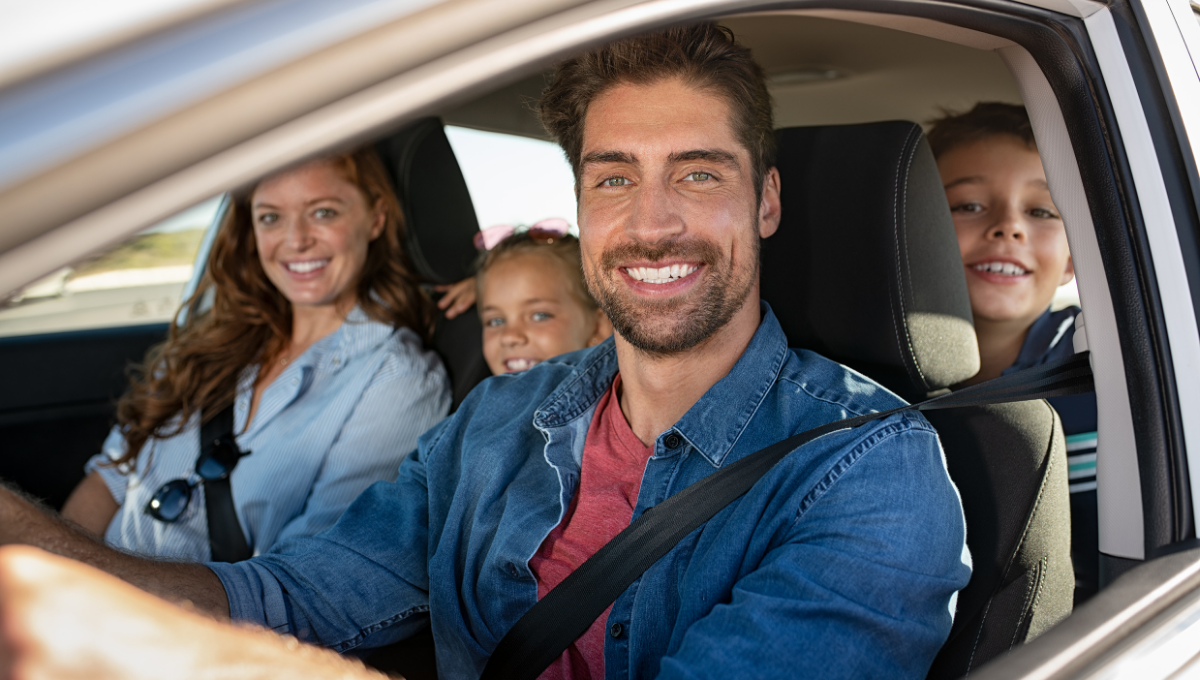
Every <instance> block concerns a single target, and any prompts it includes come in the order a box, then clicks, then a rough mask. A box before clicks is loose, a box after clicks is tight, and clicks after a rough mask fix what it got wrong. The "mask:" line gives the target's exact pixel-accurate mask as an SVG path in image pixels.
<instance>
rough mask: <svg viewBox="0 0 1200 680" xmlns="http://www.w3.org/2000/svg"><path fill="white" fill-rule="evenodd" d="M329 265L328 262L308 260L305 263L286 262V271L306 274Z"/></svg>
mask: <svg viewBox="0 0 1200 680" xmlns="http://www.w3.org/2000/svg"><path fill="white" fill-rule="evenodd" d="M327 264H329V260H308V261H305V262H288V263H287V265H286V266H287V268H288V271H291V272H296V273H297V274H307V273H308V272H311V271H316V270H318V269H320V268H321V267H324V266H325V265H327Z"/></svg>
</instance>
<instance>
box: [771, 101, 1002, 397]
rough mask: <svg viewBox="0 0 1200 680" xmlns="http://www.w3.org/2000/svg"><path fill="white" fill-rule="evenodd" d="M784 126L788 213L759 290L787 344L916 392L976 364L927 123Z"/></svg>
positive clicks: (962, 375)
mask: <svg viewBox="0 0 1200 680" xmlns="http://www.w3.org/2000/svg"><path fill="white" fill-rule="evenodd" d="M777 134H778V140H779V159H778V163H777V167H778V168H779V174H780V180H781V190H782V203H783V220H782V223H781V224H780V226H779V230H778V232H776V234H775V235H774V236H772V237H771V238H769V239H767V240H766V241H764V242H763V254H762V261H763V266H762V297H763V299H764V300H767V301H768V302H770V303H771V306H772V308H773V309H774V311H775V314H776V316H778V318H779V321H780V323H781V324H782V325H783V329H784V332H785V333H787V336H788V340H789V342H790V344H791V345H792V346H794V347H802V348H804V349H810V350H813V351H816V352H819V353H821V354H823V355H825V356H827V357H829V358H830V359H833V360H835V361H839V362H841V363H843V364H846V365H847V366H850V367H852V368H854V369H856V370H858V371H860V372H862V373H864V374H866V375H868V376H870V377H871V378H873V379H875V380H877V381H879V382H880V383H882V384H883V385H884V386H885V387H887V388H888V389H891V390H892V391H894V392H896V393H897V394H900V395H901V396H903V397H905V398H907V399H909V400H913V399H920V398H923V397H924V396H926V395H927V394H928V393H930V392H934V391H937V390H939V389H942V388H945V387H948V386H950V385H953V384H955V383H958V382H962V381H963V380H966V379H967V378H970V377H971V376H973V375H975V373H976V372H978V370H979V349H978V346H977V345H976V342H975V329H974V326H973V325H972V322H971V302H970V299H969V298H968V297H967V287H966V280H965V277H964V274H963V267H962V258H961V256H960V255H959V251H958V243H957V240H956V239H955V236H954V224H953V222H952V221H951V219H950V210H949V207H948V205H947V203H946V194H945V192H944V190H943V189H942V182H941V178H940V177H939V176H938V171H937V165H936V164H935V162H934V160H933V154H932V153H931V152H930V150H929V145H928V144H927V143H926V142H925V138H924V135H923V134H922V133H921V128H920V127H918V126H917V125H916V124H914V123H910V122H907V121H893V122H885V123H869V124H863V125H843V126H827V127H808V128H789V129H784V130H780V131H779V132H778V133H777Z"/></svg>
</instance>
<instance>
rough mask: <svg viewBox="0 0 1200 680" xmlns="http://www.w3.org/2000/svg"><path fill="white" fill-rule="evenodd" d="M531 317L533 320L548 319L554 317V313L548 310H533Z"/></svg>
mask: <svg viewBox="0 0 1200 680" xmlns="http://www.w3.org/2000/svg"><path fill="white" fill-rule="evenodd" d="M532 318H533V320H534V321H549V320H550V319H553V318H554V315H552V314H551V313H550V312H534V313H533V317H532Z"/></svg>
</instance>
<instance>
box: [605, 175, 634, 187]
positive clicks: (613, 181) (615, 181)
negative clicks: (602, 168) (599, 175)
mask: <svg viewBox="0 0 1200 680" xmlns="http://www.w3.org/2000/svg"><path fill="white" fill-rule="evenodd" d="M600 184H601V185H603V186H606V187H623V186H626V185H627V184H629V180H628V179H626V178H624V177H609V178H608V179H606V180H604V181H603V182H601V183H600Z"/></svg>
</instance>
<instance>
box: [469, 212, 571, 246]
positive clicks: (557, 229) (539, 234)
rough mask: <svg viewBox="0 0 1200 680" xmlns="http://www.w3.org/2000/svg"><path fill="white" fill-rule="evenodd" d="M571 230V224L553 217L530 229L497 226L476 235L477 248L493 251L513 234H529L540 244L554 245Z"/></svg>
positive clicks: (533, 225)
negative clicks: (556, 240)
mask: <svg viewBox="0 0 1200 680" xmlns="http://www.w3.org/2000/svg"><path fill="white" fill-rule="evenodd" d="M570 228H571V225H570V223H568V222H567V221H566V220H564V219H563V218H561V217H551V218H549V219H545V220H542V221H540V222H535V223H534V224H532V225H530V226H528V227H524V226H520V225H515V226H514V225H512V224H496V225H492V226H490V227H488V228H486V229H480V230H479V233H477V234H475V248H477V249H478V250H491V249H492V248H495V247H496V244H497V243H499V242H501V241H503V240H504V239H506V238H508V237H509V236H512V235H513V234H529V237H530V238H532V239H533V240H534V241H537V242H538V243H553V242H554V240H555V239H557V238H561V237H563V236H566V235H567V234H568V233H569V229H570Z"/></svg>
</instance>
